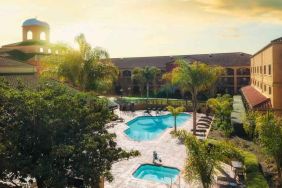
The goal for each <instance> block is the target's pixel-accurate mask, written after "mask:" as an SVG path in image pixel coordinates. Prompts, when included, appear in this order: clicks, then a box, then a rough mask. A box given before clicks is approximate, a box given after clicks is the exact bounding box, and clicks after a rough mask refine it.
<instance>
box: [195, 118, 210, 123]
mask: <svg viewBox="0 0 282 188" xmlns="http://www.w3.org/2000/svg"><path fill="white" fill-rule="evenodd" d="M198 122H207V123H211V121H210V120H208V119H203V118H200V119H199V121H198Z"/></svg>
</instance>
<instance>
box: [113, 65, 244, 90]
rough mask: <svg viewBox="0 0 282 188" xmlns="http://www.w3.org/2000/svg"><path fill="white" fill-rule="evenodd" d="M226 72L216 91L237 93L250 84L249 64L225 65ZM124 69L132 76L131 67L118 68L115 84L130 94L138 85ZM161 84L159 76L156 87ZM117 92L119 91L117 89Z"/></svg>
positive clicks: (166, 68) (163, 70)
mask: <svg viewBox="0 0 282 188" xmlns="http://www.w3.org/2000/svg"><path fill="white" fill-rule="evenodd" d="M169 67H170V64H168V65H167V67H165V68H161V71H162V73H165V72H167V71H169V70H170V68H169ZM225 69H226V73H225V74H224V75H222V76H221V78H220V80H219V82H218V84H217V92H220V93H229V94H231V95H233V94H237V93H238V92H239V90H240V89H241V87H243V86H247V85H249V84H250V67H249V66H230V67H225ZM124 71H130V72H131V76H132V71H133V69H120V77H119V80H118V82H117V85H118V86H120V88H118V90H120V89H122V91H123V93H124V94H127V95H130V94H132V92H134V93H136V87H138V85H136V84H134V83H133V82H132V79H131V76H128V75H126V76H125V75H123V72H124ZM161 85H162V80H161V77H160V78H159V81H158V83H157V88H160V87H161ZM117 92H119V91H117Z"/></svg>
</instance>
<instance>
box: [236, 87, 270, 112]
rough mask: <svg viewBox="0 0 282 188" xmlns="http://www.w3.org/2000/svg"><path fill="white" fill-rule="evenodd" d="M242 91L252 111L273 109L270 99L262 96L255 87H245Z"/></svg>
mask: <svg viewBox="0 0 282 188" xmlns="http://www.w3.org/2000/svg"><path fill="white" fill-rule="evenodd" d="M241 91H242V94H243V96H244V98H245V100H246V101H247V103H248V105H249V108H250V109H256V108H270V107H271V102H270V99H269V98H267V97H266V96H264V95H263V94H261V93H260V92H259V91H258V90H256V89H255V88H254V87H253V86H246V87H243V88H242V89H241Z"/></svg>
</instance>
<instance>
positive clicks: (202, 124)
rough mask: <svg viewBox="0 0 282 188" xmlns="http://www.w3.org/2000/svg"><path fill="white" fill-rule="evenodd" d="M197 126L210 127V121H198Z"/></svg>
mask: <svg viewBox="0 0 282 188" xmlns="http://www.w3.org/2000/svg"><path fill="white" fill-rule="evenodd" d="M197 126H204V127H207V128H209V127H210V123H205V122H198V123H197Z"/></svg>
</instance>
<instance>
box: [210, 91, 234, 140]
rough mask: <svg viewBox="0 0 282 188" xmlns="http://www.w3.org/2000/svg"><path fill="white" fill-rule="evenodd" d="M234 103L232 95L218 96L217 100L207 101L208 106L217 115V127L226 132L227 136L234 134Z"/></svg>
mask: <svg viewBox="0 0 282 188" xmlns="http://www.w3.org/2000/svg"><path fill="white" fill-rule="evenodd" d="M232 102H233V100H232V97H230V95H223V96H220V95H218V96H217V97H216V98H211V99H209V100H208V101H207V106H208V107H210V108H211V109H212V110H213V111H214V113H215V116H216V125H217V127H219V128H220V129H221V130H222V131H223V132H224V134H225V136H230V135H231V133H232V132H233V127H232V125H231V112H232V109H233V107H232Z"/></svg>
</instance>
